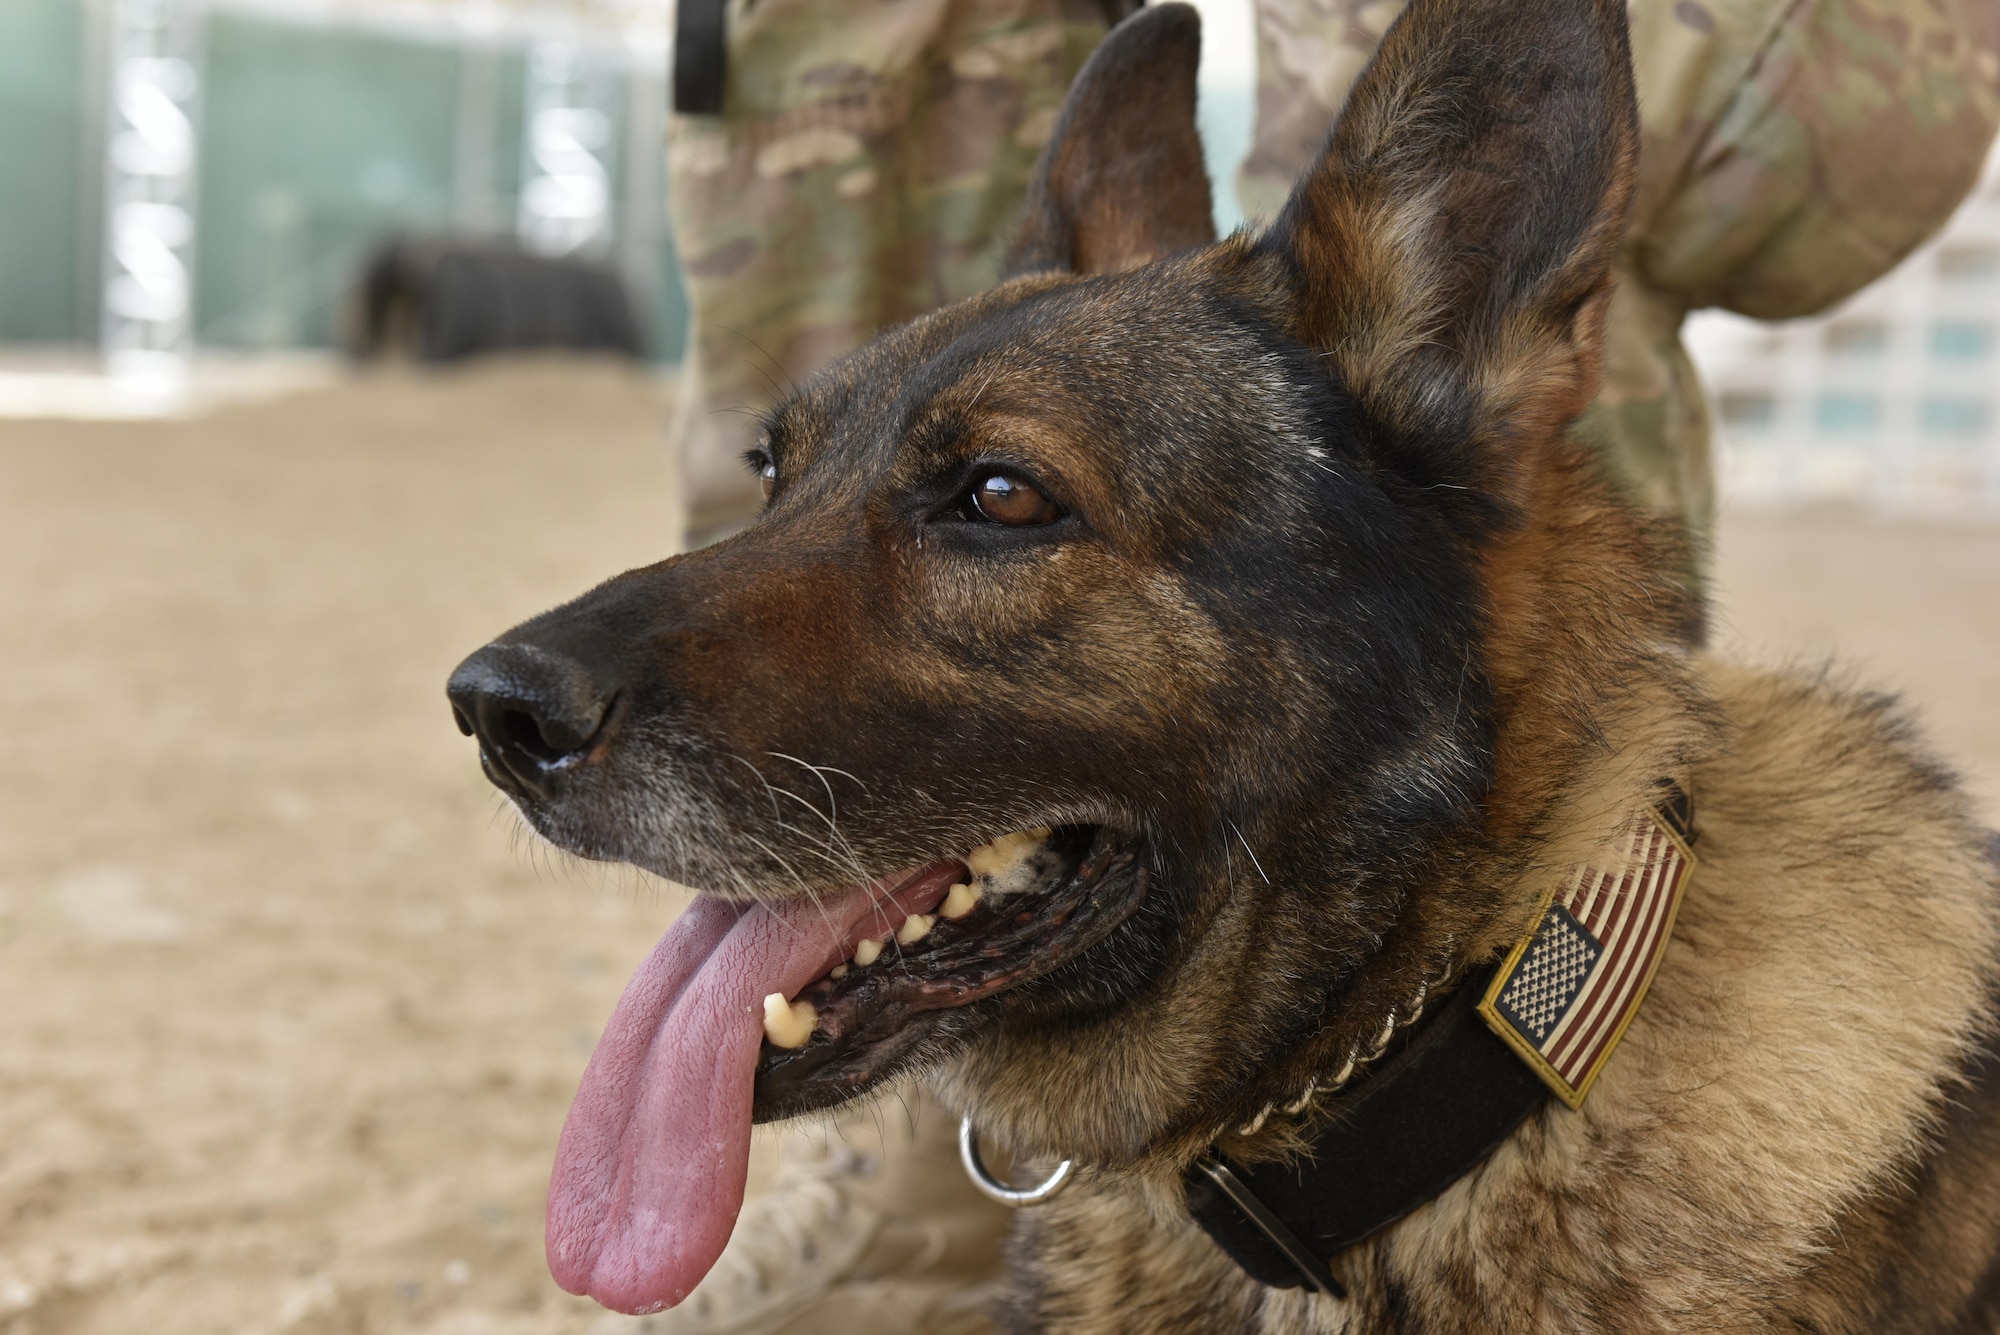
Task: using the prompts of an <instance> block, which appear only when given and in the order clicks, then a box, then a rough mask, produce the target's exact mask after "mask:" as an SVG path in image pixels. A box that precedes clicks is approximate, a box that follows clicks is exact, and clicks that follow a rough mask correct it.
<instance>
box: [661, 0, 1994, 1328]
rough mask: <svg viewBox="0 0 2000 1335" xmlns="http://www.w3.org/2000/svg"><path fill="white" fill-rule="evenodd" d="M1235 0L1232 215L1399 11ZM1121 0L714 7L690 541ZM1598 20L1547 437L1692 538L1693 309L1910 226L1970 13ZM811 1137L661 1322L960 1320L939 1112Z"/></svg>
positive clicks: (999, 164) (1855, 285) (989, 204)
mask: <svg viewBox="0 0 2000 1335" xmlns="http://www.w3.org/2000/svg"><path fill="white" fill-rule="evenodd" d="M1255 5H1256V19H1257V25H1258V89H1257V124H1256V134H1255V139H1254V142H1253V144H1252V147H1251V151H1250V154H1249V157H1248V159H1247V160H1246V161H1245V163H1244V165H1243V169H1242V171H1241V173H1240V175H1239V179H1238V181H1237V183H1236V184H1237V189H1238V196H1239V198H1240V199H1241V201H1242V203H1243V207H1244V211H1245V212H1246V213H1247V214H1248V215H1249V216H1250V217H1251V218H1252V219H1253V225H1255V224H1254V220H1256V219H1259V218H1268V217H1269V216H1271V215H1272V214H1273V213H1274V212H1275V211H1276V209H1277V207H1278V205H1279V204H1280V203H1281V202H1282V201H1283V199H1284V197H1285V194H1286V192H1287V191H1288V190H1289V189H1290V186H1291V183H1292V179H1293V177H1294V176H1295V175H1296V174H1297V173H1298V171H1299V170H1300V169H1301V168H1302V167H1304V166H1305V165H1306V163H1307V162H1308V161H1310V159H1311V158H1312V156H1313V154H1314V153H1315V152H1316V150H1317V149H1318V147H1319V144H1320V142H1321V140H1322V139H1323V138H1324V137H1325V135H1326V132H1327V128H1328V126H1329V125H1330V124H1331V122H1332V121H1333V118H1334V116H1335V114H1336V113H1337V111H1338V110H1339V108H1340V105H1341V103H1342V101H1343V100H1344V99H1345V97H1346V95H1347V91H1348V89H1349V88H1350V87H1352V86H1353V83H1354V81H1355V79H1356V77H1357V76H1358V75H1359V74H1360V72H1361V69H1362V67H1363V66H1364V65H1365V64H1366V63H1367V61H1368V58H1369V56H1370V55H1371V54H1372V53H1373V51H1374V49H1375V46H1376V43H1377V42H1378V41H1379V40H1380V38H1381V35H1382V33H1383V32H1384V31H1386V30H1387V28H1388V26H1389V24H1390V22H1391V21H1393V19H1394V18H1395V16H1396V14H1397V13H1398V12H1399V11H1400V9H1401V3H1400V0H1255ZM1125 7H1126V0H896V2H895V3H880V2H879V0H870V2H868V3H860V2H857V3H852V4H840V3H833V0H732V3H731V5H730V8H729V12H728V22H729V27H728V32H729V40H728V71H727V84H726V96H725V102H724V106H723V112H722V114H721V115H720V116H716V117H682V118H678V119H677V121H676V123H675V126H674V129H673V138H672V143H671V146H670V158H669V162H670V177H671V203H672V208H673V211H674V220H675V227H676V236H677V239H678V242H679V245H680V250H681V254H682V256H683V262H684V266H685V271H686V278H687V284H688V290H689V294H690V297H691V304H692V307H693V317H694V321H693V339H692V343H691V351H690V355H689V364H688V368H687V380H686V384H685V390H684V393H683V396H682V405H683V406H682V410H681V419H680V440H681V448H682V450H683V457H684V460H685V464H684V467H685V478H686V496H687V499H688V502H689V508H690V526H689V531H690V534H691V535H692V536H693V537H695V538H696V539H701V538H704V537H708V536H713V535H715V534H718V533H721V532H726V531H728V530H729V529H731V528H733V527H736V526H739V525H740V524H742V523H744V522H746V521H747V520H748V518H749V517H750V516H752V515H753V514H754V513H755V511H756V509H757V506H758V504H759V492H758V488H757V485H756V483H755V480H754V479H753V478H752V477H751V476H750V474H749V472H748V470H747V469H745V468H744V467H743V465H742V461H741V455H742V452H743V451H744V450H745V449H746V448H747V447H748V446H749V445H750V443H751V441H752V439H753V437H754V434H755V430H756V417H757V414H758V413H759V412H760V411H761V410H762V409H763V408H765V407H766V406H767V405H768V404H769V403H770V402H771V401H772V400H773V399H774V398H775V397H776V395H777V394H778V393H779V392H780V390H781V389H782V387H783V386H785V385H786V384H787V383H789V382H790V381H792V380H793V379H794V378H796V377H803V376H805V375H807V374H809V373H810V372H812V371H813V370H814V369H816V368H817V367H818V366H820V365H822V364H824V363H825V362H827V361H829V360H831V359H832V358H834V357H837V356H839V355H840V354H842V353H844V352H846V351H848V350H849V349H851V348H853V347H856V346H858V345H859V344H861V343H862V342H864V341H866V340H867V339H868V338H870V337H872V336H873V335H874V334H875V333H877V332H878V331H880V330H881V329H883V328H885V327H887V326H889V325H892V324H895V323H897V322H900V321H902V320H906V319H908V318H910V317H912V316H915V315H919V314H921V313H923V312H924V311H927V310H930V309H932V308H934V307H936V306H940V305H943V304H945V303H948V302H952V301H956V300H959V299H961V298H964V297H968V296H971V295H974V294H975V293H978V292H980V291H983V290H984V289H985V288H987V287H989V286H990V285H991V284H992V283H993V282H994V281H995V280H996V278H997V277H998V275H999V271H1000V262H1001V257H1002V254H1003V252H1004V250H1005V248H1006V246H1007V243H1008V241H1009V240H1010V239H1011V234H1012V227H1013V223H1014V220H1015V215H1016V211H1017V208H1018V206H1019V204H1020V201H1021V199H1022V197H1023V195H1024V193H1025V190H1026V186H1027V181H1028V176H1029V173H1030V172H1031V170H1032V168H1033V165H1034V160H1035V156H1036V154H1037V152H1038V151H1039V150H1040V148H1041V146H1042V144H1043V143H1044V142H1045V141H1046V140H1047V138H1048V136H1049V134H1050V132H1051V131H1052V129H1053V128H1054V123H1055V117H1056V113H1057V110H1058V108H1059V106H1060V104H1061V101H1062V97H1063V93H1064V91H1065V90H1066V89H1067V87H1068V85H1069V81H1070V79H1071V77H1072V76H1073V75H1074V74H1075V72H1076V70H1077V68H1078V67H1079V66H1080V65H1081V64H1082V62H1083V59H1084V58H1085V56H1086V55H1088V53H1089V51H1090V49H1091V48H1092V46H1094V45H1095V43H1096V42H1097V41H1098V39H1099V38H1101V37H1102V35H1103V33H1104V32H1105V30H1106V28H1107V25H1108V23H1109V22H1112V21H1115V19H1116V18H1117V17H1119V16H1120V14H1121V13H1122V12H1123V10H1124V9H1125ZM1630 12H1631V21H1632V46H1633V53H1634V60H1635V64H1636V66H1637V74H1638V87H1639V106H1640V120H1641V127H1640V128H1641V148H1640V160H1639V179H1638V184H1637V191H1636V195H1635V198H1634V200H1633V205H1632V212H1631V218H1630V223H1629V229H1628V233H1627V236H1626V239H1625V244H1624V247H1623V252H1622V257H1621V261H1620V284H1619V287H1618V289H1617V291H1616V293H1615V295H1614V297H1613V299H1612V304H1611V308H1610V311H1609V314H1608V317H1607V323H1606V347H1605V359H1604V383H1603V386H1602V389H1601V390H1600V392H1599V394H1598V397H1597V399H1596V401H1595V402H1594V403H1593V404H1592V406H1591V408H1590V410H1589V412H1588V413H1587V414H1586V416H1585V418H1584V420H1583V422H1582V424H1581V426H1580V428H1579V429H1580V430H1582V431H1584V432H1585V433H1587V436H1588V438H1589V439H1591V440H1592V441H1593V442H1595V443H1596V445H1597V446H1598V447H1599V448H1600V449H1601V450H1602V451H1603V453H1604V455H1605V457H1606V459H1607V460H1608V462H1609V463H1610V465H1611V467H1612V468H1613V470H1614V472H1615V473H1616V474H1617V475H1618V476H1619V477H1621V478H1622V479H1623V480H1624V482H1625V483H1626V484H1627V486H1628V487H1629V488H1630V490H1631V492H1632V494H1633V496H1634V498H1635V499H1637V500H1638V501H1639V502H1641V503H1642V504H1644V505H1645V506H1647V507H1649V508H1650V509H1652V510H1654V511H1656V512H1658V513H1662V514H1666V515H1671V516H1675V517H1678V518H1679V519H1680V520H1681V521H1682V522H1684V523H1685V524H1687V525H1688V527H1689V528H1690V529H1691V530H1692V531H1693V532H1694V533H1695V535H1696V536H1697V538H1702V537H1705V536H1706V534H1707V531H1708V529H1709V526H1710V524H1711V521H1712V519H1713V514H1714V507H1715V494H1714V479H1713V472H1712V468H1711V459H1710V449H1709V432H1710V426H1709V420H1708V412H1707V408H1706V406H1705V403H1704V400H1703V396H1702V392H1701V387H1700V384H1699V381H1698V380H1697V378H1696V375H1695V371H1694V368H1693V366H1692V364H1691V363H1690V362H1689V360H1688V357H1687V353H1686V351H1685V350H1684V349H1683V347H1682V346H1681V341H1680V328H1681V323H1682V321H1683V319H1684V318H1685V317H1686V315H1687V313H1688V312H1689V311H1691V310H1695V309H1699V308H1701V307H1706V306H1719V307H1723V308H1726V309H1729V310H1734V311H1738V312H1741V313H1743V314H1746V315H1751V316H1755V317H1759V318H1763V319H1788V318H1794V317H1799V316H1805V315H1810V314H1813V313H1816V312H1818V311H1821V310H1824V309H1826V308H1827V307H1829V306H1831V305H1832V304H1834V303H1835V302H1837V301H1839V300H1840V299H1842V298H1843V297H1845V296H1847V295H1848V294H1850V293H1852V292H1854V291H1856V290H1858V289H1859V288H1861V287H1863V286H1864V285H1866V284H1867V283H1869V282H1871V281H1873V280H1874V279H1876V278H1878V277H1880V276H1881V275H1882V274H1884V273H1886V272H1887V271H1888V270H1889V269H1890V268H1892V267H1893V266H1894V265H1895V264H1896V262H1897V261H1898V260H1900V259H1901V258H1902V257H1903V256H1904V255H1906V254H1907V253H1908V252H1909V251H1910V250H1911V249H1912V248H1914V247H1915V246H1916V245H1917V244H1918V243H1919V242H1921V241H1922V240H1923V239H1924V238H1925V237H1927V236H1928V235H1929V234H1930V233H1931V232H1933V231H1934V230H1936V229H1937V228H1938V227H1939V226H1940V225H1941V224H1942V223H1943V222H1944V220H1945V219H1946V217H1947V216H1948V215H1949V214H1950V212H1951V210H1952V209H1953V207H1954V206H1956V204H1957V203H1958V202H1959V200H1960V199H1961V198H1962V197H1963V196H1964V194H1965V193H1966V191H1967V190H1968V189H1969V188H1970V187H1971V186H1972V185H1973V183H1974V182H1975V181H1976V180H1977V177H1978V172H1979V168H1980V165H1981V163H1982V161H1983V159H1984V156H1985V153H1986V149H1987V146H1988V144H1989V142H1990V141H1991V139H1992V137H1993V132H1994V127H1995V124H1996V122H2000V4H1996V3H1995V2H1994V0H1632V3H1631V7H1630ZM842 1126H843V1127H844V1132H842V1134H846V1135H849V1136H850V1137H854V1138H858V1139H860V1140H863V1141H866V1142H867V1143H868V1145H869V1146H870V1148H869V1150H868V1151H867V1153H865V1154H861V1155H859V1156H856V1155H846V1156H841V1155H832V1156H829V1155H828V1154H827V1153H826V1152H825V1142H824V1141H823V1140H820V1141H812V1142H808V1141H806V1140H805V1139H803V1138H802V1137H800V1136H799V1135H797V1134H796V1133H795V1134H794V1135H792V1136H791V1137H790V1139H788V1140H786V1141H784V1142H782V1147H781V1149H780V1150H779V1153H780V1155H781V1157H783V1158H784V1159H785V1161H786V1163H787V1164H788V1167H787V1168H786V1170H785V1171H784V1172H783V1173H781V1175H780V1183H779V1186H778V1188H777V1189H776V1190H774V1191H773V1192H771V1193H769V1194H767V1195H766V1196H765V1197H764V1198H762V1199H761V1200H755V1201H753V1202H752V1203H751V1204H750V1206H748V1207H747V1208H746V1211H745V1215H744V1217H743V1219H742V1221H741V1222H740V1223H739V1226H738V1230H737V1235H736V1236H735V1237H734V1238H733V1239H732V1241H731V1243H730V1249H729V1252H727V1253H725V1262H724V1264H722V1265H719V1266H718V1270H717V1272H716V1275H715V1277H714V1278H712V1279H711V1281H710V1282H709V1283H707V1284H704V1285H703V1286H702V1289H701V1290H698V1291H697V1293H698V1296H699V1297H700V1301H698V1302H695V1303H691V1304H690V1305H689V1306H688V1307H685V1308H682V1309H678V1310H677V1311H675V1312H671V1313H667V1314H665V1315H664V1316H662V1317H657V1318H652V1320H654V1321H657V1322H662V1323H664V1324H663V1325H662V1326H661V1327H660V1328H661V1329H663V1330H669V1331H682V1332H694V1331H703V1332H709V1333H710V1335H722V1332H725V1331H727V1332H736V1333H739V1335H748V1333H749V1332H758V1333H759V1335H778V1333H779V1332H790V1331H797V1332H801V1333H803V1332H808V1331H811V1332H830V1333H831V1332H839V1331H844V1330H853V1331H857V1332H858V1331H863V1330H866V1331H871V1332H878V1333H879V1335H889V1333H890V1332H902V1331H920V1330H921V1331H944V1330H951V1331H961V1330H966V1331H969V1330H976V1329H986V1328H988V1327H986V1326H985V1324H984V1321H983V1318H982V1317H981V1316H980V1315H979V1313H978V1312H977V1311H976V1310H975V1309H973V1308H971V1307H969V1306H968V1305H967V1304H966V1302H964V1301H963V1299H964V1298H965V1297H966V1296H967V1295H977V1294H979V1293H981V1292H983V1291H985V1288H984V1286H986V1285H989V1284H990V1283H991V1281H992V1280H993V1279H994V1277H995V1275H996V1273H997V1271H998V1267H999V1245H1000V1238H1001V1234H1002V1233H1003V1231H1004V1228H1005V1223H1006V1213H1005V1211H1003V1210H1001V1209H1000V1208H999V1207H997V1206H992V1205H989V1204H987V1203H986V1202H985V1201H984V1200H983V1198H981V1197H979V1196H977V1195H975V1194H973V1192H972V1190H971V1188H970V1187H969V1186H968V1185H967V1184H966V1183H965V1182H964V1181H963V1180H962V1179H961V1178H960V1177H958V1175H957V1174H955V1173H954V1172H952V1171H951V1169H950V1168H949V1166H948V1165H949V1160H950V1155H949V1148H948V1145H949V1137H950V1134H951V1131H952V1125H951V1122H950V1119H949V1118H947V1117H945V1116H944V1115H942V1113H941V1111H940V1110H939V1109H937V1108H936V1107H935V1106H933V1105H930V1104H929V1103H928V1102H927V1100H925V1099H924V1098H923V1097H922V1096H921V1094H920V1093H917V1092H914V1091H913V1092H911V1093H909V1094H908V1095H907V1096H906V1102H905V1104H904V1105H903V1106H902V1107H900V1108H899V1107H898V1106H897V1105H895V1104H890V1105H889V1112H887V1113H885V1114H880V1115H877V1114H872V1113H871V1114H858V1115H855V1116H852V1117H850V1118H849V1119H848V1120H847V1121H846V1122H845V1123H843V1124H842ZM823 1134H824V1133H822V1135H823ZM814 1147H817V1148H814ZM857 1163H865V1164H867V1165H868V1166H869V1167H868V1171H866V1172H860V1171H855V1170H854V1169H853V1165H855V1164H857ZM830 1164H831V1165H835V1166H834V1167H827V1165H830ZM815 1165H818V1167H815ZM843 1165H844V1166H843ZM815 1221H816V1222H815ZM836 1240H837V1244H836ZM830 1257H832V1258H835V1259H834V1260H829V1259H828V1258H830ZM746 1277H747V1278H746ZM732 1286H734V1287H732Z"/></svg>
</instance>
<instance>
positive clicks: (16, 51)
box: [0, 0, 95, 342]
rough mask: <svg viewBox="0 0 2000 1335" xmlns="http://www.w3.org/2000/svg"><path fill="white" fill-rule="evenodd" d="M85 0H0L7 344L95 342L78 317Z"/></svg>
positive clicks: (0, 296) (0, 257) (0, 297)
mask: <svg viewBox="0 0 2000 1335" xmlns="http://www.w3.org/2000/svg"><path fill="white" fill-rule="evenodd" d="M82 161H83V6H82V4H81V3H80V0H0V182H4V183H5V184H4V186H0V340H7V341H51V342H75V341H78V340H81V339H85V338H91V337H94V336H95V329H94V328H93V327H92V325H93V324H94V322H93V321H92V320H90V319H89V318H87V313H86V312H84V311H83V310H82V309H81V306H82V302H83V295H82V293H83V284H82V281H81V279H82V273H81V269H80V265H81V263H82V260H83V258H84V257H83V256H82V255H81V254H80V253H79V251H78V238H79V236H80V235H81V234H82V232H83V231H84V230H85V229H83V228H82V227H81V226H80V225H79V224H80V222H81V217H80V211H81V208H82V191H81V185H82V182H81V179H80V171H81V165H82Z"/></svg>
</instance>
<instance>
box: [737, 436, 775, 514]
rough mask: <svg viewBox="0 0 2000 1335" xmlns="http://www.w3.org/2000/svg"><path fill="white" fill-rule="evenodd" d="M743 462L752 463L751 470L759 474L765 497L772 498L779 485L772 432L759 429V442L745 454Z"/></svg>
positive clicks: (758, 482)
mask: <svg viewBox="0 0 2000 1335" xmlns="http://www.w3.org/2000/svg"><path fill="white" fill-rule="evenodd" d="M743 462H745V463H747V464H749V465H750V471H751V472H753V473H755V474H756V475H757V485H758V486H760V487H762V488H763V489H764V499H765V500H767V501H768V500H770V499H771V492H772V490H773V489H774V488H776V487H777V485H778V465H777V463H776V461H775V460H773V459H772V458H771V433H770V432H768V431H759V432H758V433H757V443H756V444H755V445H753V446H751V447H750V449H749V451H748V452H746V453H745V454H744V456H743Z"/></svg>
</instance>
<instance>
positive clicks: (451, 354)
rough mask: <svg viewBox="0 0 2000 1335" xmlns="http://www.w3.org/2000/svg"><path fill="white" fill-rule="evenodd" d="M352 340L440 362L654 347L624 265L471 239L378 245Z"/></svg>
mask: <svg viewBox="0 0 2000 1335" xmlns="http://www.w3.org/2000/svg"><path fill="white" fill-rule="evenodd" d="M347 347H348V351H349V352H350V353H352V354H353V355H354V356H355V357H356V358H359V359H362V360H371V359H374V358H377V357H382V356H400V357H411V358H414V359H416V360H417V361H422V362H433V363H436V362H455V361H462V360H464V359H465V358H468V357H477V356H480V355H481V354H484V353H492V352H505V351H519V350H524V349H534V348H565V349H571V350H574V351H579V352H618V353H624V354H625V355H627V356H629V357H631V358H633V359H634V360H642V359H644V357H645V355H646V346H645V337H644V335H643V334H642V333H641V332H640V328H639V321H638V318H637V316H636V315H635V314H634V308H633V303H632V299H631V295H630V294H629V293H628V292H627V291H626V290H625V284H624V281H623V280H622V279H620V278H619V276H618V274H617V272H616V271H615V270H613V269H611V268H610V267H608V266H606V265H601V264H595V263H592V262H590V261H588V260H574V259H550V258H547V257H545V256H540V255H533V254H530V253H528V252H527V251H524V250H522V249H520V248H519V247H517V246H514V245H512V244H510V243H508V242H505V241H498V240H486V239H471V238H465V237H441V238H421V237H396V238H394V239H392V240H390V241H387V242H385V243H384V244H383V245H381V246H380V247H378V248H377V249H376V250H375V252H374V253H373V254H372V255H370V256H369V258H368V260H367V262H366V263H365V264H364V265H363V266H362V270H361V273H360V275H359V276H358V278H357V279H356V281H355V284H354V290H353V293H352V306H351V312H350V317H349V320H348V332H347Z"/></svg>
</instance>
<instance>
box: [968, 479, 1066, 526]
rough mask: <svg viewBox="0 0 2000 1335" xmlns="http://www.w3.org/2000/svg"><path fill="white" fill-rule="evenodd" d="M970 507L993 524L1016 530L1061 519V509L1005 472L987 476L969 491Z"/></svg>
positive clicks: (1029, 486)
mask: <svg viewBox="0 0 2000 1335" xmlns="http://www.w3.org/2000/svg"><path fill="white" fill-rule="evenodd" d="M972 508H973V509H974V510H977V511H978V512H979V517H980V518H982V519H987V520H991V521H992V522H993V523H995V524H1009V525H1013V526H1016V527H1020V526H1023V525H1028V524H1053V523H1054V522H1055V521H1056V520H1058V519H1061V518H1062V514H1063V512H1062V507H1061V506H1059V505H1057V504H1056V503H1055V502H1054V501H1052V500H1050V499H1049V498H1048V497H1047V496H1044V495H1043V494H1042V493H1041V491H1040V490H1039V489H1037V488H1036V487H1035V486H1033V485H1032V484H1030V483H1027V482H1023V481H1021V479H1019V478H1017V477H1009V476H1007V474H1005V473H989V474H988V475H987V476H986V477H984V478H982V479H981V480H980V482H979V485H978V486H976V487H974V488H973V489H972Z"/></svg>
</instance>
